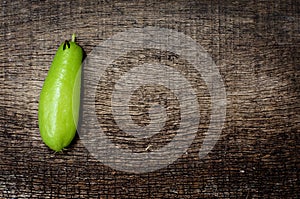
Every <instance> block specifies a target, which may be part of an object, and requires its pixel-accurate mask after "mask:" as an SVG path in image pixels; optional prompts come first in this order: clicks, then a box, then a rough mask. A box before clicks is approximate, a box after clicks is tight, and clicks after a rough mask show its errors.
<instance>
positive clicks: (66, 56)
mask: <svg viewBox="0 0 300 199" xmlns="http://www.w3.org/2000/svg"><path fill="white" fill-rule="evenodd" d="M74 39H75V36H74V38H73V39H72V41H70V42H69V44H70V48H68V46H67V45H65V50H63V46H64V43H65V42H64V43H62V44H61V45H60V46H59V48H58V50H57V52H56V55H55V57H54V60H53V62H52V65H51V67H50V69H49V72H48V76H47V77H46V79H45V82H44V85H43V88H42V91H41V94H40V101H39V110H38V119H39V129H40V133H41V137H42V139H43V141H44V143H45V144H46V145H47V146H48V147H49V148H51V149H52V150H54V151H61V150H62V149H63V148H65V147H67V146H68V145H69V144H70V143H71V141H72V140H73V138H74V136H75V133H76V126H77V122H78V117H79V107H80V84H81V82H80V79H81V78H80V77H81V62H82V58H83V51H82V49H81V47H80V46H78V45H77V44H76V43H75V42H74Z"/></svg>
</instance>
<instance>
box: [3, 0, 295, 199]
mask: <svg viewBox="0 0 300 199" xmlns="http://www.w3.org/2000/svg"><path fill="white" fill-rule="evenodd" d="M0 6H1V14H0V15H1V18H0V21H1V28H0V52H1V53H0V60H1V61H0V62H1V73H0V78H1V82H0V88H1V90H0V94H1V95H0V96H1V98H0V112H1V114H0V156H1V161H0V197H1V198H105V197H108V198H110V197H115V198H135V197H139V198H141V197H144V198H148V197H150V198H160V197H163V198H175V197H178V198H261V197H264V198H299V189H300V187H299V169H300V164H299V158H300V155H299V143H300V136H299V129H300V126H299V124H300V119H299V112H300V110H299V108H300V105H299V104H300V103H299V102H300V99H299V97H300V96H299V94H300V87H299V85H300V79H299V78H300V77H299V70H300V67H299V66H300V61H299V49H300V48H299V47H300V46H299V42H300V41H299V33H300V25H299V23H300V16H299V12H300V5H299V2H298V1H293V0H288V1H277V0H273V1H259V0H252V1H213V0H211V1H185V0H178V1H154V0H151V1H103V2H101V1H100V2H93V1H74V2H73V1H72V2H69V1H54V2H51V1H4V0H2V1H0ZM145 26H157V27H163V28H170V29H174V30H177V31H180V32H182V33H184V34H186V35H188V36H190V37H192V38H193V39H194V40H196V41H197V42H198V43H199V44H201V45H202V46H203V47H204V48H205V49H206V50H207V52H209V53H210V54H211V56H212V58H213V60H214V61H215V62H216V64H217V66H218V68H219V70H220V73H221V75H222V78H223V80H224V83H225V85H226V92H227V113H226V114H227V117H226V123H225V127H224V129H223V131H222V135H221V138H220V139H219V141H218V142H217V144H216V145H215V147H214V150H213V151H211V153H210V154H209V155H208V156H206V157H205V158H204V159H199V158H198V156H197V153H198V151H199V148H200V147H201V134H202V133H203V132H204V131H205V128H206V127H207V126H206V125H207V120H208V119H209V117H208V116H207V114H209V110H208V109H207V108H205V107H209V100H207V99H206V98H207V92H205V87H204V91H202V92H203V93H202V94H201V93H200V94H201V96H202V100H203V101H202V105H201V107H204V109H201V111H202V112H201V113H202V114H204V116H203V118H204V120H201V122H202V123H201V125H200V128H199V129H200V130H199V135H198V136H197V138H196V139H195V141H194V142H193V144H192V145H191V146H190V148H189V150H188V153H186V154H184V155H183V156H182V157H180V158H179V159H178V160H177V161H175V162H174V163H172V164H170V165H169V166H168V167H166V168H163V169H161V170H158V171H154V172H151V173H146V174H131V173H126V172H122V171H118V170H114V169H111V168H110V167H108V166H105V165H103V164H102V163H101V162H99V161H97V160H96V159H95V158H94V157H92V156H91V155H90V153H89V152H88V151H87V149H86V148H85V147H84V145H83V144H82V142H81V140H80V139H79V137H76V139H75V140H74V142H73V143H72V145H71V146H70V147H68V148H67V149H66V150H64V151H63V152H61V153H53V152H52V151H51V150H49V149H48V148H47V147H46V146H45V145H44V144H43V142H42V140H41V138H40V136H39V129H38V122H37V107H38V99H39V93H40V90H41V88H42V85H43V80H44V79H45V77H46V74H47V71H48V69H49V66H50V64H51V61H52V58H53V55H54V53H55V51H56V49H57V47H58V45H59V44H60V43H61V42H62V41H64V40H65V39H69V38H70V36H71V34H72V33H73V32H76V33H77V35H78V39H77V41H78V43H79V44H80V45H81V46H82V47H83V48H84V49H85V51H86V53H87V54H88V53H89V52H91V50H92V49H93V48H94V47H95V46H97V44H98V43H99V42H101V41H104V40H105V39H107V38H109V37H111V36H112V35H114V34H116V33H118V32H122V31H125V30H127V29H128V28H131V27H145ZM143 52H144V54H145V56H144V55H143V56H141V57H143V58H144V59H147V58H148V59H151V60H154V59H155V56H153V55H152V54H151V53H150V51H141V52H137V54H140V53H143ZM158 54H159V53H158ZM147 55H149V56H147ZM160 56H161V57H162V58H161V61H162V62H163V61H164V60H165V61H166V62H167V61H168V56H166V57H164V55H163V54H160ZM131 57H132V58H134V57H135V54H134V53H133V54H131ZM175 57H176V56H175ZM128 60H129V58H128V59H126V58H124V59H123V62H124V63H129V61H128ZM121 61H122V60H121ZM169 61H170V60H169ZM121 63H122V62H121ZM174 63H175V61H174ZM171 64H172V63H171ZM125 66H126V64H125ZM189 70H190V69H189V68H187V69H186V71H185V73H186V74H189V72H190V73H192V74H191V76H189V77H190V78H193V75H194V76H195V77H197V75H195V74H193V70H192V69H191V70H190V71H189ZM195 81H196V80H195ZM199 81H200V80H199ZM198 83H199V82H198ZM199 85H200V87H201V85H202V86H203V83H201V82H200V83H199ZM199 90H202V89H199ZM150 91H151V89H150V90H148V91H147V92H150ZM161 91H163V89H162V90H161ZM104 93H105V92H104ZM98 95H99V96H98V100H99V99H101V96H102V94H101V92H99V93H98ZM201 96H200V97H201ZM104 97H106V96H104ZM139 97H142V96H138V95H137V98H139ZM205 99H206V100H205ZM103 102H104V101H101V100H99V103H103ZM174 103H175V106H176V100H175V101H174ZM146 110H147V109H144V108H143V107H141V110H133V111H136V112H139V113H141V112H142V113H146V112H145V111H146ZM176 113H178V111H177V112H176ZM104 116H105V115H104ZM104 116H103V115H101V113H100V116H99V117H104ZM133 118H134V120H136V121H138V122H143V121H144V122H146V123H147V121H148V119H149V118H147V114H146V115H144V116H143V115H142V116H141V117H138V116H136V118H135V117H133ZM177 120H178V118H177ZM103 121H104V122H103V123H105V125H108V126H107V129H108V133H109V132H110V130H112V129H114V125H115V124H114V123H113V122H109V121H112V120H111V118H109V117H105V119H104V120H103ZM174 121H176V118H175V120H174ZM109 125H111V126H109ZM170 125H174V124H170ZM166 138H167V139H171V138H172V136H171V135H168V134H167V135H166ZM112 139H115V138H114V137H112ZM161 140H163V139H161ZM116 142H117V141H116ZM161 143H162V144H163V143H164V142H163V141H161ZM120 144H128V143H120ZM158 145H159V143H158ZM138 146H139V147H145V146H144V145H143V144H141V145H138Z"/></svg>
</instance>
